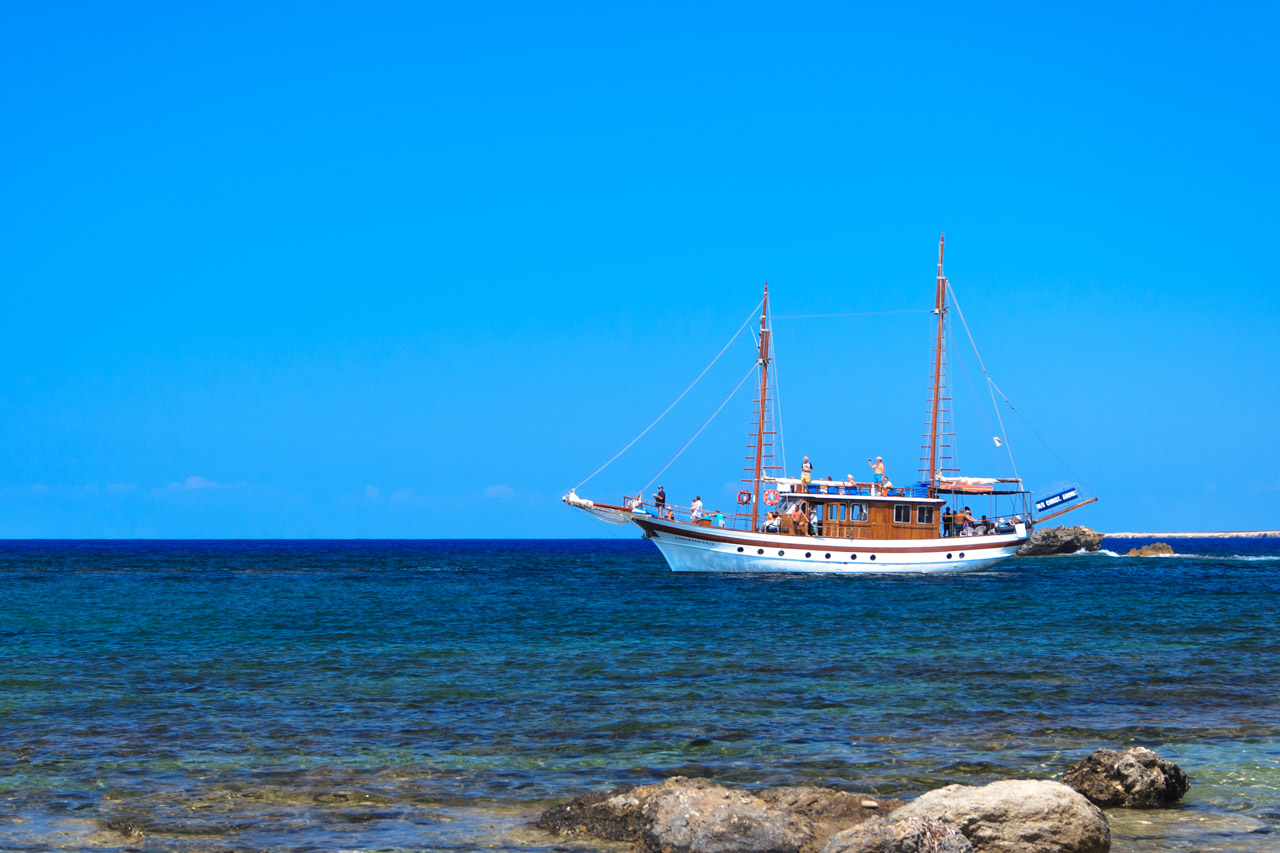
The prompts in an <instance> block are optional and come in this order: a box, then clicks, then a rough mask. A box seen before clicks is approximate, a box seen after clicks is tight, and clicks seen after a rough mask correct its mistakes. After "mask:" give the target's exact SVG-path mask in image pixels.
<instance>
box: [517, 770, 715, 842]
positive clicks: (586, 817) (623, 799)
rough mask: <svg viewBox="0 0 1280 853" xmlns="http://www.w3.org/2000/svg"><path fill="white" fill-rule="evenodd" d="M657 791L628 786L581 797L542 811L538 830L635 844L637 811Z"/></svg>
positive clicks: (640, 817)
mask: <svg viewBox="0 0 1280 853" xmlns="http://www.w3.org/2000/svg"><path fill="white" fill-rule="evenodd" d="M686 781H692V780H686ZM698 781H701V780H698ZM658 787H659V786H658V785H641V786H634V787H633V786H630V785H628V786H626V787H623V788H617V789H615V790H613V791H609V792H608V793H594V794H583V795H582V796H581V797H575V798H573V799H572V800H570V801H569V802H567V803H564V804H563V805H559V806H552V807H551V808H549V809H547V810H546V811H544V812H543V813H542V814H541V815H540V816H539V817H538V826H539V827H541V828H542V829H545V830H547V831H549V832H554V833H555V834H557V835H568V836H578V837H581V836H584V835H589V836H592V837H595V838H603V839H605V840H606V841H635V840H636V839H638V838H639V837H640V831H641V830H642V829H643V828H644V816H643V815H642V814H641V811H640V807H641V805H642V804H643V802H644V801H645V800H647V799H648V798H649V796H651V795H652V792H653V791H654V790H656V789H657V788H658Z"/></svg>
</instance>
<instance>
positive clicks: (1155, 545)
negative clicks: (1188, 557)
mask: <svg viewBox="0 0 1280 853" xmlns="http://www.w3.org/2000/svg"><path fill="white" fill-rule="evenodd" d="M1172 554H1173V548H1171V547H1169V546H1168V545H1166V544H1165V543H1163V542H1152V543H1151V544H1150V545H1143V546H1142V547H1141V548H1130V549H1129V553H1128V554H1125V556H1126V557H1164V556H1170V555H1172Z"/></svg>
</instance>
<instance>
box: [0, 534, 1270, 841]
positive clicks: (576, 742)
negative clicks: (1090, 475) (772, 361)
mask: <svg viewBox="0 0 1280 853" xmlns="http://www.w3.org/2000/svg"><path fill="white" fill-rule="evenodd" d="M1136 544H1142V543H1140V542H1132V541H1124V542H1119V541H1117V542H1114V543H1113V542H1108V543H1106V547H1107V548H1111V549H1113V550H1116V551H1123V550H1127V549H1128V548H1129V547H1133V546H1134V545H1136ZM1172 544H1174V547H1175V548H1176V549H1177V550H1178V551H1180V552H1182V556H1178V557H1172V558H1155V559H1137V558H1120V557H1114V556H1109V555H1107V554H1099V555H1088V556H1075V557H1059V558H1042V559H1023V560H1014V561H1009V562H1007V563H1004V564H1002V565H1001V567H1000V568H999V570H998V571H992V572H986V573H982V574H975V575H965V576H955V577H888V576H886V577H873V576H859V577H824V576H788V575H777V576H756V577H738V576H728V575H726V576H718V575H683V574H682V575H676V574H672V573H671V572H669V571H667V569H666V566H665V564H664V563H663V562H662V560H661V557H660V555H658V553H657V551H656V550H655V549H653V548H652V546H650V545H649V544H648V543H645V542H642V541H633V540H627V541H526V542H461V541H459V542H112V543H66V542H63V543H58V542H38V543H16V542H9V543H0V583H3V584H4V587H5V591H6V594H5V595H4V596H3V600H2V601H0V849H4V850H32V851H35V850H50V849H66V848H77V847H93V848H95V849H148V850H202V851H224V850H260V849H273V850H276V849H289V850H354V849H360V850H428V849H429V850H444V849H448V850H480V849H485V850H493V849H499V850H538V849H548V850H549V849H552V848H554V847H559V846H561V844H560V842H559V841H558V840H555V839H551V838H549V837H547V836H544V835H541V834H540V833H538V832H537V831H535V830H532V829H530V828H528V827H527V822H528V821H529V820H530V818H531V817H532V816H533V815H534V814H536V813H537V811H539V810H540V809H542V808H544V807H546V806H547V805H549V804H550V803H552V802H556V801H560V800H564V799H567V798H569V797H572V796H575V795H577V794H580V793H583V792H585V791H588V790H596V789H601V788H608V787H611V786H613V785H617V784H623V783H635V782H651V781H655V780H658V779H661V778H663V777H665V776H669V775H673V774H677V773H682V774H687V775H702V776H710V777H713V778H715V779H717V780H719V781H722V782H725V783H728V784H733V785H741V786H747V787H750V786H758V785H777V784H795V783H815V784H822V785H833V786H837V787H841V788H846V789H850V790H858V791H870V792H874V793H878V794H880V795H882V796H887V795H895V796H908V797H909V796H914V795H916V794H918V793H921V792H923V791H925V790H928V789H930V788H934V787H937V786H940V785H944V784H948V783H951V782H965V783H970V784H980V783H983V782H987V781H991V780H994V779H1001V778H1045V777H1052V776H1055V775H1058V774H1060V773H1061V772H1062V771H1064V770H1065V769H1066V768H1067V767H1068V766H1070V764H1072V763H1073V762H1075V761H1076V760H1078V759H1080V758H1082V757H1084V756H1085V755H1087V754H1088V753H1089V752H1090V751H1091V750H1092V749H1094V748H1095V747H1099V746H1111V747H1120V746H1125V745H1143V746H1148V747H1150V748H1152V749H1155V750H1156V751H1158V752H1160V753H1161V754H1162V755H1164V756H1165V757H1166V758H1168V759H1170V760H1173V761H1176V762H1178V763H1179V764H1181V765H1182V766H1183V768H1184V769H1185V770H1186V771H1187V773H1188V774H1189V776H1190V777H1191V781H1192V786H1193V787H1192V789H1191V791H1190V793H1189V794H1188V797H1187V799H1186V800H1185V801H1184V803H1183V804H1182V805H1181V806H1180V807H1179V808H1177V809H1174V810H1170V811H1162V812H1132V813H1130V812H1124V811H1112V812H1110V813H1109V816H1110V818H1111V820H1112V826H1113V832H1114V835H1115V838H1116V843H1115V848H1114V849H1116V850H1133V851H1157V850H1160V851H1165V850H1230V851H1244V850H1264V849H1280V707H1278V706H1280V703H1277V701H1276V697H1277V695H1280V655H1278V654H1277V652H1280V638H1278V637H1277V632H1276V629H1277V624H1278V623H1280V619H1278V618H1277V613H1280V541H1277V540H1275V539H1270V540H1256V539H1255V540H1245V539H1240V540H1177V541H1175V542H1174V543H1172ZM108 823H111V824H113V825H114V826H117V827H120V826H126V825H130V826H133V827H137V828H138V829H139V830H141V831H142V832H143V833H144V834H145V836H144V837H136V836H135V837H126V836H124V835H121V834H119V833H116V832H109V831H104V829H103V827H104V826H105V825H106V824H108Z"/></svg>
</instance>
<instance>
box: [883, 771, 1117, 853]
mask: <svg viewBox="0 0 1280 853" xmlns="http://www.w3.org/2000/svg"><path fill="white" fill-rule="evenodd" d="M892 817H893V819H894V820H905V819H906V818H912V817H924V818H933V819H935V820H940V821H942V822H943V823H948V824H951V825H952V826H954V827H956V828H957V829H958V830H960V832H961V833H963V834H964V837H965V838H967V839H969V841H970V843H971V844H973V849H974V850H975V851H977V853H1107V851H1109V850H1110V849H1111V828H1110V827H1109V826H1108V825H1107V818H1106V816H1105V815H1104V814H1103V813H1102V810H1101V809H1099V808H1098V807H1097V806H1095V805H1094V804H1093V803H1091V802H1089V801H1088V800H1087V799H1085V798H1084V797H1083V796H1081V795H1080V794H1078V793H1076V792H1075V791H1073V790H1071V789H1070V788H1068V787H1067V786H1066V785H1062V784H1059V783H1057V782H1048V781H1042V780H1026V781H1019V780H1009V781H1004V782H992V783H991V784H990V785H983V786H982V787H979V788H975V787H971V786H969V785H948V786H947V787H945V788H939V789H938V790H936V791H930V792H929V793H927V794H924V795H923V796H921V797H919V798H918V799H916V800H914V801H912V802H910V803H907V805H905V806H903V807H902V808H900V809H898V810H897V811H895V812H894V813H893V815H892Z"/></svg>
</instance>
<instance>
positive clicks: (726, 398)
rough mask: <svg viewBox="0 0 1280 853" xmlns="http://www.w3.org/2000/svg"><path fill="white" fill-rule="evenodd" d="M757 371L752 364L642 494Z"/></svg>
mask: <svg viewBox="0 0 1280 853" xmlns="http://www.w3.org/2000/svg"><path fill="white" fill-rule="evenodd" d="M755 372H756V366H755V365H752V366H751V369H750V370H748V371H747V375H746V376H743V377H742V378H741V379H739V380H738V384H737V385H735V386H733V390H732V391H730V392H729V396H728V397H725V398H724V402H723V403H721V404H720V405H719V406H717V407H716V410H715V411H714V412H712V413H711V417H709V418H707V420H706V423H704V424H703V425H702V426H700V427H698V431H697V432H695V433H694V434H693V436H692V437H691V438H690V439H689V440H688V441H686V442H685V443H684V447H682V448H680V449H679V450H677V451H676V455H675V456H672V457H671V459H670V461H668V462H667V464H666V465H663V466H662V470H660V471H658V473H656V474H654V475H653V479H652V480H650V481H649V482H647V483H645V484H644V488H642V489H641V490H640V494H641V495H643V494H644V493H645V492H647V491H649V487H650V486H652V485H653V484H654V483H656V482H658V478H659V477H661V476H662V474H663V472H664V471H666V470H667V469H668V468H670V467H671V464H672V463H673V462H675V461H676V460H677V459H679V458H680V454H682V453H684V452H685V451H686V450H688V449H689V445H691V444H693V442H694V440H695V439H697V437H698V436H700V435H702V431H703V430H704V429H706V428H707V427H708V426H710V424H711V422H712V421H714V420H715V419H716V415H718V414H720V410H721V409H723V408H724V407H725V406H727V405H728V404H729V401H730V400H732V399H733V395H734V394H737V393H738V389H739V388H741V387H742V383H744V382H746V381H747V380H748V379H750V378H751V374H753V373H755Z"/></svg>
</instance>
